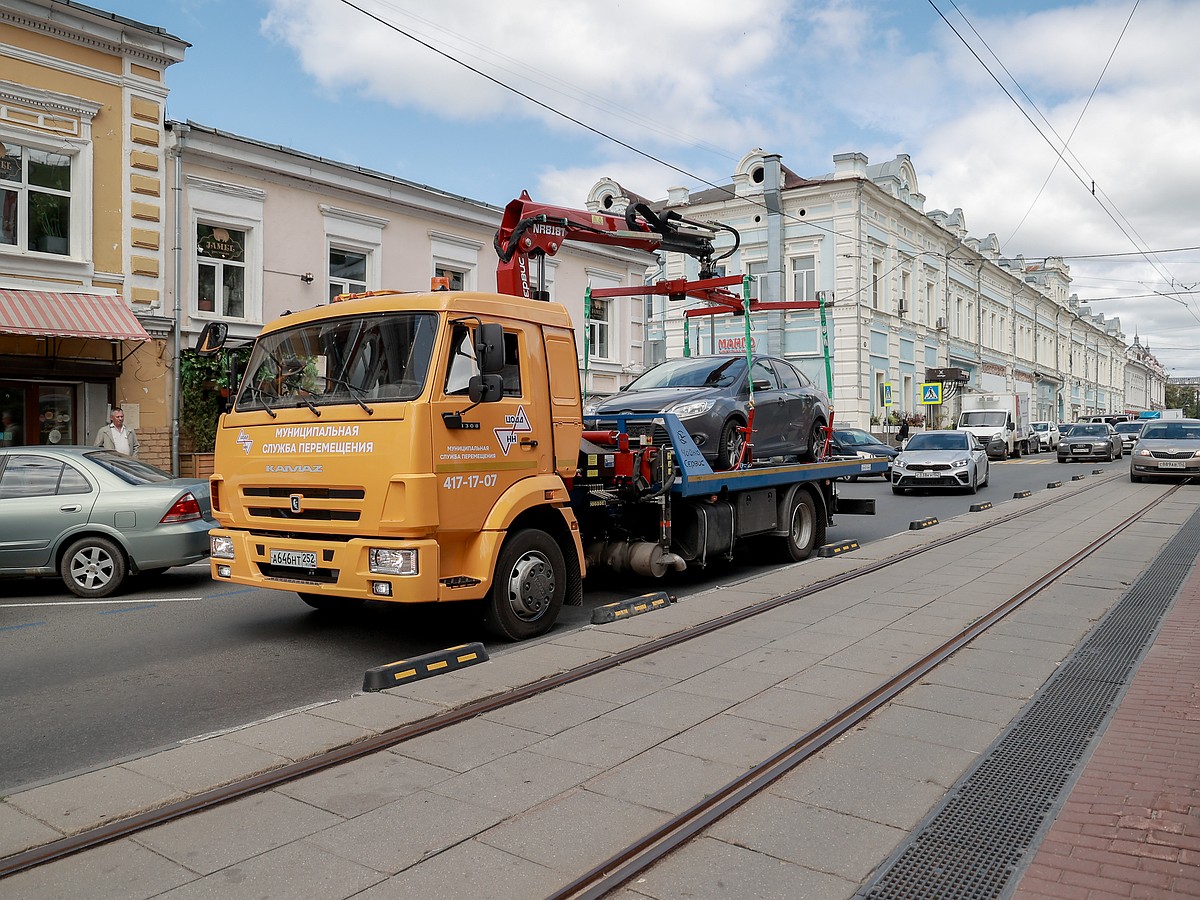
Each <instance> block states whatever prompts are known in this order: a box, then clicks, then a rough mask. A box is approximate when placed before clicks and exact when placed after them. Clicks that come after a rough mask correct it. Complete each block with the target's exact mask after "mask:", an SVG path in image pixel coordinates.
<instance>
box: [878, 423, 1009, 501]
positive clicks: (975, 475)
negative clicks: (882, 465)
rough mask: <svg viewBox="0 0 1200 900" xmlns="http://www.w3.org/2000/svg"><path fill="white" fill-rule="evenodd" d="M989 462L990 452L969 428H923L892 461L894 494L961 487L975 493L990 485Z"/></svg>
mask: <svg viewBox="0 0 1200 900" xmlns="http://www.w3.org/2000/svg"><path fill="white" fill-rule="evenodd" d="M989 465H990V464H989V463H988V457H987V451H986V450H984V449H983V446H982V445H981V444H980V443H979V441H977V440H976V439H975V435H973V434H971V433H970V432H969V431H923V432H921V433H919V434H914V435H913V436H912V437H911V438H909V439H908V443H907V444H905V445H904V450H903V451H901V453H900V455H899V456H897V457H896V458H895V459H894V460H892V493H893V494H903V493H904V492H905V490H907V489H909V488H960V489H966V491H967V492H968V493H971V494H973V493H975V492H976V491H977V490H978V489H979V488H981V487H985V486H986V485H987V483H988V478H990V477H991V472H990V469H989Z"/></svg>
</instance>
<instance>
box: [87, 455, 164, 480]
mask: <svg viewBox="0 0 1200 900" xmlns="http://www.w3.org/2000/svg"><path fill="white" fill-rule="evenodd" d="M87 458H88V459H89V460H90V461H91V462H94V463H95V464H96V465H98V466H99V467H100V468H102V469H105V470H106V471H109V472H111V473H112V474H114V475H116V476H117V477H118V478H120V479H121V480H122V481H126V482H128V483H129V484H160V483H162V482H164V481H170V480H171V473H170V472H164V471H163V470H162V469H159V468H156V467H154V466H152V465H150V464H149V463H144V462H142V461H141V460H139V459H134V458H133V457H131V456H123V455H122V454H120V453H117V451H115V450H97V451H96V452H95V453H88V454H87Z"/></svg>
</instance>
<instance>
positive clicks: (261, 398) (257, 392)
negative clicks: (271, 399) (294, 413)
mask: <svg viewBox="0 0 1200 900" xmlns="http://www.w3.org/2000/svg"><path fill="white" fill-rule="evenodd" d="M254 397H255V399H257V400H258V402H259V403H261V404H262V406H263V409H265V410H266V411H267V412H268V413H270V414H271V418H272V419H275V418H278V416H279V413H277V412H275V410H274V409H272V408H271V404H270V403H268V402H267V393H266V391H264V390H263V389H262V388H257V387H256V388H255V389H254Z"/></svg>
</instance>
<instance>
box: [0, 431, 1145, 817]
mask: <svg viewBox="0 0 1200 900" xmlns="http://www.w3.org/2000/svg"><path fill="white" fill-rule="evenodd" d="M1114 467H1115V468H1119V469H1120V470H1122V471H1124V470H1125V469H1126V468H1127V467H1128V461H1127V460H1120V461H1117V462H1114V463H1102V464H1059V463H1057V462H1056V461H1055V459H1054V456H1053V455H1052V454H1045V453H1044V454H1039V455H1036V456H1032V457H1027V458H1025V459H1022V460H1019V461H1018V460H1009V461H1005V462H1002V463H999V464H996V465H994V466H993V469H992V477H991V484H990V485H989V486H988V487H986V488H983V489H982V490H981V491H980V492H979V493H978V494H977V495H974V496H971V495H967V494H960V493H938V492H933V491H930V492H928V493H922V494H906V495H904V496H894V495H893V494H892V493H891V490H890V488H889V486H888V485H887V483H886V482H884V481H883V480H882V479H866V480H860V481H858V482H854V483H847V484H844V485H842V486H841V488H840V490H841V491H842V492H843V494H844V495H845V496H848V497H874V498H875V499H876V501H877V503H876V515H875V516H839V517H838V518H837V521H836V525H835V527H834V528H833V529H831V530H830V533H829V540H830V541H840V540H847V539H853V540H857V541H858V542H859V543H860V544H866V543H869V542H870V541H873V540H877V539H878V538H880V537H883V536H885V535H888V534H894V533H895V532H897V531H904V530H907V529H908V527H909V523H910V522H911V521H913V520H914V519H918V518H923V517H925V516H934V517H936V518H938V519H941V520H945V519H949V518H952V517H954V516H957V515H963V514H969V513H968V509H969V507H970V505H971V504H972V503H977V502H980V501H983V500H990V501H991V502H992V503H993V504H996V505H999V504H1000V503H1002V502H1004V501H1006V500H1010V499H1011V498H1012V495H1013V492H1014V491H1017V490H1045V489H1046V484H1047V482H1049V481H1055V480H1061V481H1069V480H1070V478H1071V476H1072V475H1074V474H1081V473H1089V472H1091V470H1092V469H1093V468H1114ZM761 568H762V567H754V566H738V567H734V568H726V569H722V570H721V571H719V572H715V573H714V572H710V573H703V572H688V573H684V574H683V575H681V576H678V577H676V578H674V579H673V580H670V581H668V582H667V583H657V582H651V581H644V582H636V581H633V582H631V581H628V580H625V581H623V582H622V584H621V586H620V589H619V590H618V589H613V588H612V587H608V588H605V589H599V588H594V587H589V589H588V591H587V594H586V598H585V604H584V606H583V607H575V608H571V607H568V608H565V609H564V612H563V615H562V617H561V619H560V622H559V624H558V626H557V628H559V629H571V628H578V627H580V626H581V625H583V624H586V623H587V622H589V621H590V618H591V610H592V608H593V607H595V606H599V605H602V604H604V603H611V602H614V601H615V600H620V599H626V598H628V597H632V596H636V595H638V594H641V593H645V592H647V591H650V590H655V589H660V588H661V589H666V590H668V591H669V592H671V593H673V594H676V595H686V594H687V593H691V592H695V591H698V590H704V589H705V588H707V587H709V586H711V585H712V584H715V583H718V582H719V581H722V580H729V579H730V578H731V577H735V578H738V579H741V578H744V577H747V576H749V575H752V574H753V573H754V572H755V571H758V570H760V569H761ZM475 640H479V641H483V642H484V643H485V644H486V645H487V647H488V650H489V652H490V653H492V654H493V655H497V654H500V653H503V652H504V648H505V645H502V644H501V645H497V644H496V643H495V642H494V641H493V640H492V639H491V638H490V637H489V636H488V635H487V634H486V633H485V632H484V631H483V629H482V627H481V626H480V625H479V623H478V620H477V619H476V618H475V617H474V616H471V615H469V614H468V613H467V611H466V610H464V609H463V608H461V607H459V606H457V605H455V606H447V607H444V608H441V609H438V608H425V609H405V608H400V607H396V606H392V605H388V604H382V603H372V604H367V606H366V607H364V608H362V609H361V610H357V611H355V612H354V613H352V614H351V615H348V616H346V617H341V618H339V617H330V616H328V615H324V614H321V613H318V612H316V611H314V610H311V609H309V608H308V607H307V606H305V605H304V604H303V603H301V601H300V600H299V599H298V598H297V597H296V596H295V595H294V594H291V593H287V592H280V591H263V590H252V589H248V588H242V587H239V586H230V585H227V584H218V583H215V582H213V581H211V580H210V578H209V575H208V567H207V565H195V566H190V567H187V568H183V569H174V570H171V571H169V572H167V573H166V574H164V575H161V576H158V577H157V578H150V579H146V580H144V581H138V582H136V583H131V585H130V587H129V589H127V590H126V591H125V592H124V593H122V594H121V595H120V596H118V597H114V598H109V599H107V600H104V601H81V600H79V598H76V597H74V596H73V595H71V594H69V593H67V592H66V591H65V589H64V588H63V587H62V584H61V582H58V581H57V580H53V579H40V580H34V579H21V580H11V581H0V708H2V709H3V710H4V711H5V721H4V728H3V729H0V795H3V794H6V793H11V792H13V791H14V790H15V789H17V788H20V787H27V786H31V785H32V784H36V783H39V782H42V781H48V780H54V779H57V778H61V777H62V776H64V775H68V774H72V773H75V772H78V771H85V770H87V769H91V768H95V767H97V766H101V765H105V764H107V763H109V762H112V761H114V760H119V759H123V758H128V757H133V756H139V755H142V754H144V753H147V752H151V751H153V750H157V749H160V748H162V747H166V746H171V745H173V744H175V743H177V742H179V741H182V740H187V739H189V738H194V737H198V736H201V735H204V734H208V733H211V732H214V731H220V730H224V729H229V728H234V727H237V726H239V725H244V724H247V723H250V722H254V721H258V720H260V719H263V718H266V717H268V716H271V715H274V714H277V713H280V712H283V711H286V710H291V709H296V708H299V707H303V706H308V705H310V704H315V703H323V702H329V701H333V700H337V699H343V698H346V697H349V696H350V695H352V694H353V693H354V692H356V691H358V690H360V689H361V687H362V677H363V672H364V671H365V670H366V669H368V668H371V667H373V666H378V665H382V664H384V663H388V662H393V661H395V660H399V659H404V658H406V657H410V656H415V655H418V654H420V653H425V652H429V651H430V650H435V649H439V648H443V647H448V646H453V645H455V644H461V643H465V642H468V641H475Z"/></svg>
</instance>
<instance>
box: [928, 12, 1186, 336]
mask: <svg viewBox="0 0 1200 900" xmlns="http://www.w3.org/2000/svg"><path fill="white" fill-rule="evenodd" d="M927 2H928V3H929V5H930V6H931V7H933V11H934V12H936V13H937V14H938V17H939V18H941V20H942V21H943V22H945V23H946V27H947V28H949V29H950V30H951V31H952V32H954V36H955V37H957V38H958V39H959V41H960V42H961V43H962V45H963V46H964V47H966V48H967V51H968V52H969V53H970V54H971V55H972V56H974V57H975V61H976V62H978V63H979V64H980V65H981V66H983V69H984V71H985V72H987V73H988V75H989V76H991V79H992V80H993V81H994V82H996V85H997V87H999V88H1000V90H1001V91H1003V92H1004V95H1005V96H1006V97H1008V99H1009V100H1010V101H1011V102H1012V104H1013V105H1014V106H1015V107H1016V108H1017V110H1018V112H1020V113H1021V115H1022V116H1024V117H1025V119H1026V121H1028V122H1029V124H1030V125H1032V126H1033V129H1034V131H1036V132H1037V133H1038V136H1039V137H1041V139H1042V140H1044V141H1045V142H1046V144H1047V146H1049V147H1050V149H1051V150H1053V151H1054V154H1055V155H1056V156H1057V157H1058V159H1059V161H1060V162H1062V163H1063V165H1065V166H1066V167H1067V169H1068V170H1069V171H1070V172H1071V174H1072V175H1074V176H1075V178H1076V180H1077V181H1078V182H1079V183H1080V184H1081V185H1083V188H1084V190H1085V191H1087V192H1088V193H1089V194H1090V195H1091V196H1092V198H1093V199H1094V200H1095V201H1096V202H1097V203H1098V204H1099V206H1100V208H1101V209H1102V210H1104V214H1105V215H1107V216H1108V217H1109V219H1111V220H1112V223H1113V224H1114V225H1116V226H1117V229H1118V230H1119V231H1120V232H1121V234H1123V235H1125V237H1126V239H1127V240H1128V241H1129V243H1130V244H1131V245H1133V247H1134V248H1135V249H1136V250H1137V251H1138V253H1139V255H1141V257H1142V258H1143V259H1145V260H1146V262H1147V263H1149V265H1150V267H1151V268H1152V269H1154V271H1155V272H1156V273H1158V275H1159V277H1161V278H1162V279H1163V281H1166V282H1168V283H1174V280H1175V279H1174V278H1172V277H1170V275H1169V274H1167V273H1164V272H1163V271H1162V270H1161V269H1159V267H1158V265H1157V263H1155V261H1154V260H1153V259H1151V258H1150V256H1149V254H1148V253H1147V252H1146V250H1145V249H1143V248H1142V247H1141V246H1139V244H1138V240H1135V238H1134V236H1133V235H1131V234H1130V233H1129V231H1128V230H1126V228H1125V226H1124V225H1122V224H1121V222H1120V221H1119V220H1118V218H1117V215H1115V214H1114V210H1115V209H1116V207H1115V204H1114V205H1113V209H1109V207H1108V205H1106V204H1105V202H1104V201H1103V200H1102V199H1101V197H1100V196H1097V194H1096V183H1095V180H1094V179H1091V181H1090V183H1089V180H1088V179H1085V178H1084V177H1083V176H1082V175H1081V174H1080V173H1079V172H1078V171H1076V169H1075V167H1074V166H1073V165H1071V163H1070V162H1069V161H1068V160H1067V159H1066V158H1065V157H1064V152H1065V146H1064V148H1063V149H1062V150H1060V149H1059V148H1058V147H1057V146H1055V144H1054V141H1052V140H1050V138H1049V136H1047V134H1046V133H1045V132H1044V131H1042V129H1041V128H1040V127H1039V126H1038V123H1037V122H1035V121H1034V120H1033V117H1032V116H1030V115H1029V113H1028V111H1026V109H1025V107H1024V106H1022V105H1021V104H1020V102H1018V101H1017V98H1016V97H1014V96H1013V95H1012V92H1011V91H1010V90H1009V89H1008V88H1007V87H1006V86H1005V85H1004V83H1003V82H1002V81H1001V80H1000V79H999V78H998V77H997V76H996V73H995V72H993V71H992V69H991V67H990V66H989V65H988V64H987V63H986V62H985V61H984V60H983V59H982V58H981V57H980V55H979V53H978V52H976V50H975V48H974V47H972V46H971V44H970V42H969V41H968V40H967V39H966V38H965V37H963V35H962V33H961V32H960V31H959V30H958V29H957V28H955V27H954V24H953V23H952V22H951V21H950V20H949V19H947V18H946V15H945V14H944V13H943V12H942V11H941V10H940V9H939V8H938V6H937V4H936V3H935V2H934V0H927ZM950 2H951V5H953V3H954V0H950ZM1135 8H1136V0H1135ZM955 9H956V10H957V9H958V7H957V6H955ZM959 15H960V16H962V18H963V21H966V22H967V24H968V25H970V22H969V20H967V18H966V16H963V15H962V12H961V10H960V11H959ZM972 27H973V26H972ZM988 49H989V52H991V48H988ZM992 55H993V56H995V54H994V53H993V54H992ZM1005 71H1007V70H1005ZM1009 77H1010V78H1011V77H1012V76H1011V75H1010V76H1009ZM1013 83H1014V84H1016V83H1017V82H1016V80H1015V79H1013ZM1018 90H1020V85H1019V84H1018ZM1022 93H1024V91H1022ZM1038 114H1039V115H1041V113H1040V111H1039V113H1038ZM1055 137H1056V138H1058V135H1057V134H1056V135H1055ZM1058 140H1059V143H1062V139H1061V138H1058ZM1100 193H1101V195H1103V191H1101V192H1100ZM1104 196H1106V195H1104ZM1111 202H1112V201H1111V200H1109V203H1111ZM1122 218H1124V217H1123V216H1122ZM1130 227H1132V226H1130ZM1143 243H1144V242H1143ZM1188 311H1189V312H1190V313H1191V315H1192V317H1193V318H1195V319H1196V320H1197V321H1198V322H1200V316H1197V315H1196V311H1195V310H1193V309H1192V308H1191V307H1190V306H1189V307H1188Z"/></svg>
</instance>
